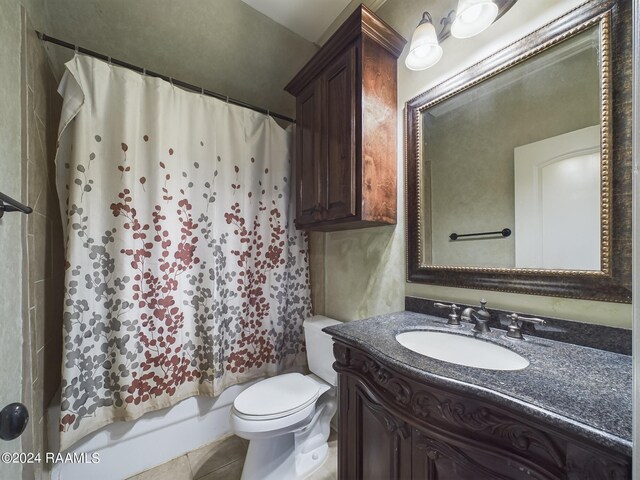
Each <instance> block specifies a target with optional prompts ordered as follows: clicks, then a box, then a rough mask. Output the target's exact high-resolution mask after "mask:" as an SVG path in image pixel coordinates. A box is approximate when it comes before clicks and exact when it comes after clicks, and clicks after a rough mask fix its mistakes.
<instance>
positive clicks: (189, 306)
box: [56, 55, 310, 449]
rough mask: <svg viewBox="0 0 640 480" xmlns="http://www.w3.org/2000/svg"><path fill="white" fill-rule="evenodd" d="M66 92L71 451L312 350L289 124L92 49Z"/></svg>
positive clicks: (66, 382)
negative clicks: (113, 428)
mask: <svg viewBox="0 0 640 480" xmlns="http://www.w3.org/2000/svg"><path fill="white" fill-rule="evenodd" d="M60 93H61V94H62V95H63V97H64V105H63V114H62V119H61V124H60V135H59V140H60V141H59V150H58V154H57V159H56V165H57V183H58V191H59V194H60V201H61V208H62V213H63V218H66V233H65V236H66V275H65V280H64V281H65V287H66V298H65V304H64V331H63V380H62V399H61V401H62V405H61V406H62V411H61V417H60V432H61V433H60V435H61V449H66V448H67V447H69V446H70V445H71V444H73V443H74V442H75V441H77V440H78V439H79V438H81V437H82V436H84V435H86V434H88V433H90V432H92V431H95V430H96V429H98V428H100V427H101V426H103V425H105V424H108V423H110V422H113V421H116V420H132V419H135V418H137V417H139V416H141V415H142V414H144V413H145V412H148V411H151V410H157V409H160V408H164V407H168V406H170V405H173V404H175V403H177V402H178V401H180V400H181V399H184V398H186V397H189V396H192V395H210V396H216V395H219V394H220V393H221V392H222V391H223V390H224V389H225V388H226V387H228V386H230V385H233V384H236V383H240V382H244V381H246V380H250V379H253V378H256V377H259V376H265V375H273V374H276V373H278V372H279V371H281V370H282V369H285V368H289V367H293V366H296V365H300V364H302V363H303V362H304V361H305V359H304V346H303V333H302V322H303V320H304V319H305V318H306V317H307V316H309V315H310V293H309V274H308V263H307V257H306V254H307V252H306V249H307V246H306V239H305V238H304V236H303V235H302V234H300V233H298V232H297V231H296V230H295V228H294V226H293V217H292V214H291V213H290V212H292V211H293V210H292V209H291V205H290V195H289V189H290V163H291V162H290V160H291V133H290V131H285V130H283V129H282V128H281V127H280V126H278V125H277V123H276V122H275V121H274V120H273V119H272V118H270V117H267V116H265V115H262V114H259V113H256V112H253V111H250V110H247V109H244V108H240V107H236V106H232V105H229V104H227V103H225V102H221V101H218V100H216V99H213V98H210V97H205V96H202V95H199V94H194V93H190V92H186V91H183V90H181V89H179V88H175V87H173V86H172V85H171V84H170V83H168V82H165V81H163V80H160V79H157V78H151V77H147V76H143V75H139V74H137V73H135V72H132V71H130V70H126V69H123V68H120V67H116V66H111V65H109V64H107V63H104V62H102V61H99V60H96V59H93V58H90V57H85V56H82V55H76V57H75V58H74V59H73V60H72V61H70V62H69V63H68V64H67V70H66V73H65V76H64V78H63V80H62V83H61V85H60Z"/></svg>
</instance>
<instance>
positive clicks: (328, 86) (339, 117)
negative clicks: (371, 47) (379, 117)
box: [321, 45, 358, 220]
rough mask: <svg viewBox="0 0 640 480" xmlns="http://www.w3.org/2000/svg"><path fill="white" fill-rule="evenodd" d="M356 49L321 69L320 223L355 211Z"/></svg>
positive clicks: (352, 214) (354, 47)
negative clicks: (322, 141) (323, 113)
mask: <svg viewBox="0 0 640 480" xmlns="http://www.w3.org/2000/svg"><path fill="white" fill-rule="evenodd" d="M356 55H357V49H356V46H355V45H354V46H352V47H351V48H349V49H348V50H347V51H346V52H345V53H343V54H342V55H340V56H338V58H337V59H336V60H335V61H334V62H333V63H332V64H331V65H330V66H329V67H328V68H327V69H326V70H325V72H324V74H323V76H322V78H323V82H322V84H323V90H324V91H323V106H324V108H325V116H324V122H323V123H324V132H325V134H324V136H325V142H324V143H323V147H324V152H323V155H322V156H323V166H322V167H321V168H322V169H323V170H324V172H323V174H324V182H323V188H322V203H323V206H324V210H325V211H324V215H323V220H335V219H340V218H348V217H353V216H355V215H356V214H357V213H358V212H357V205H356V197H357V190H356V188H357V178H356V177H357V173H356V172H357V168H356V167H357V166H356V153H357V152H356V129H357V128H358V125H357V119H356Z"/></svg>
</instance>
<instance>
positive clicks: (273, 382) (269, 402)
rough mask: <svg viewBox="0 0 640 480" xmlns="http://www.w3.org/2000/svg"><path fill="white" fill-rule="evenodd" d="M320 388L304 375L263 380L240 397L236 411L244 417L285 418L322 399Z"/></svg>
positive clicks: (287, 375) (288, 375) (237, 399)
mask: <svg viewBox="0 0 640 480" xmlns="http://www.w3.org/2000/svg"><path fill="white" fill-rule="evenodd" d="M319 391H320V385H319V384H318V383H317V382H314V381H313V380H311V379H310V378H307V377H305V376H304V375H301V374H300V373H287V374H284V375H277V376H275V377H271V378H267V379H265V380H262V381H260V382H258V383H256V384H255V385H252V386H250V387H249V388H247V389H246V390H245V391H244V392H242V393H241V394H240V395H238V396H237V397H236V399H235V400H234V402H233V407H234V408H235V409H236V410H237V411H238V412H239V413H242V414H244V415H251V416H259V417H271V418H275V417H281V416H285V415H288V414H292V413H295V412H297V411H299V410H301V409H302V408H305V407H306V406H308V405H309V404H311V403H312V402H315V401H316V400H317V398H318V395H319Z"/></svg>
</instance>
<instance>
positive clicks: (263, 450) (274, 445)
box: [241, 433, 329, 480]
mask: <svg viewBox="0 0 640 480" xmlns="http://www.w3.org/2000/svg"><path fill="white" fill-rule="evenodd" d="M328 456H329V445H328V444H327V443H325V444H324V445H320V446H319V447H316V448H315V449H314V450H312V451H310V452H308V453H301V454H299V455H297V456H296V449H295V439H294V434H293V433H290V434H286V435H281V436H279V437H275V438H270V439H264V440H251V442H250V443H249V449H248V450H247V457H246V459H245V462H244V468H243V469H242V479H241V480H299V479H303V478H305V477H307V476H309V475H311V474H312V473H314V472H315V471H317V470H318V469H319V468H320V467H321V466H322V464H323V463H324V462H325V460H326V459H327V457H328Z"/></svg>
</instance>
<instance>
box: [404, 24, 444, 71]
mask: <svg viewBox="0 0 640 480" xmlns="http://www.w3.org/2000/svg"><path fill="white" fill-rule="evenodd" d="M441 57H442V47H441V46H440V43H439V42H438V35H437V34H436V29H435V27H434V26H433V19H432V18H431V15H430V14H429V12H424V13H423V14H422V20H420V23H419V24H418V26H417V27H416V29H415V31H414V32H413V36H412V37H411V45H410V46H409V55H407V58H406V59H405V61H404V64H405V65H406V66H407V68H408V69H410V70H425V69H427V68H429V67H432V66H433V65H435V64H436V63H438V61H439V60H440V58H441Z"/></svg>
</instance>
